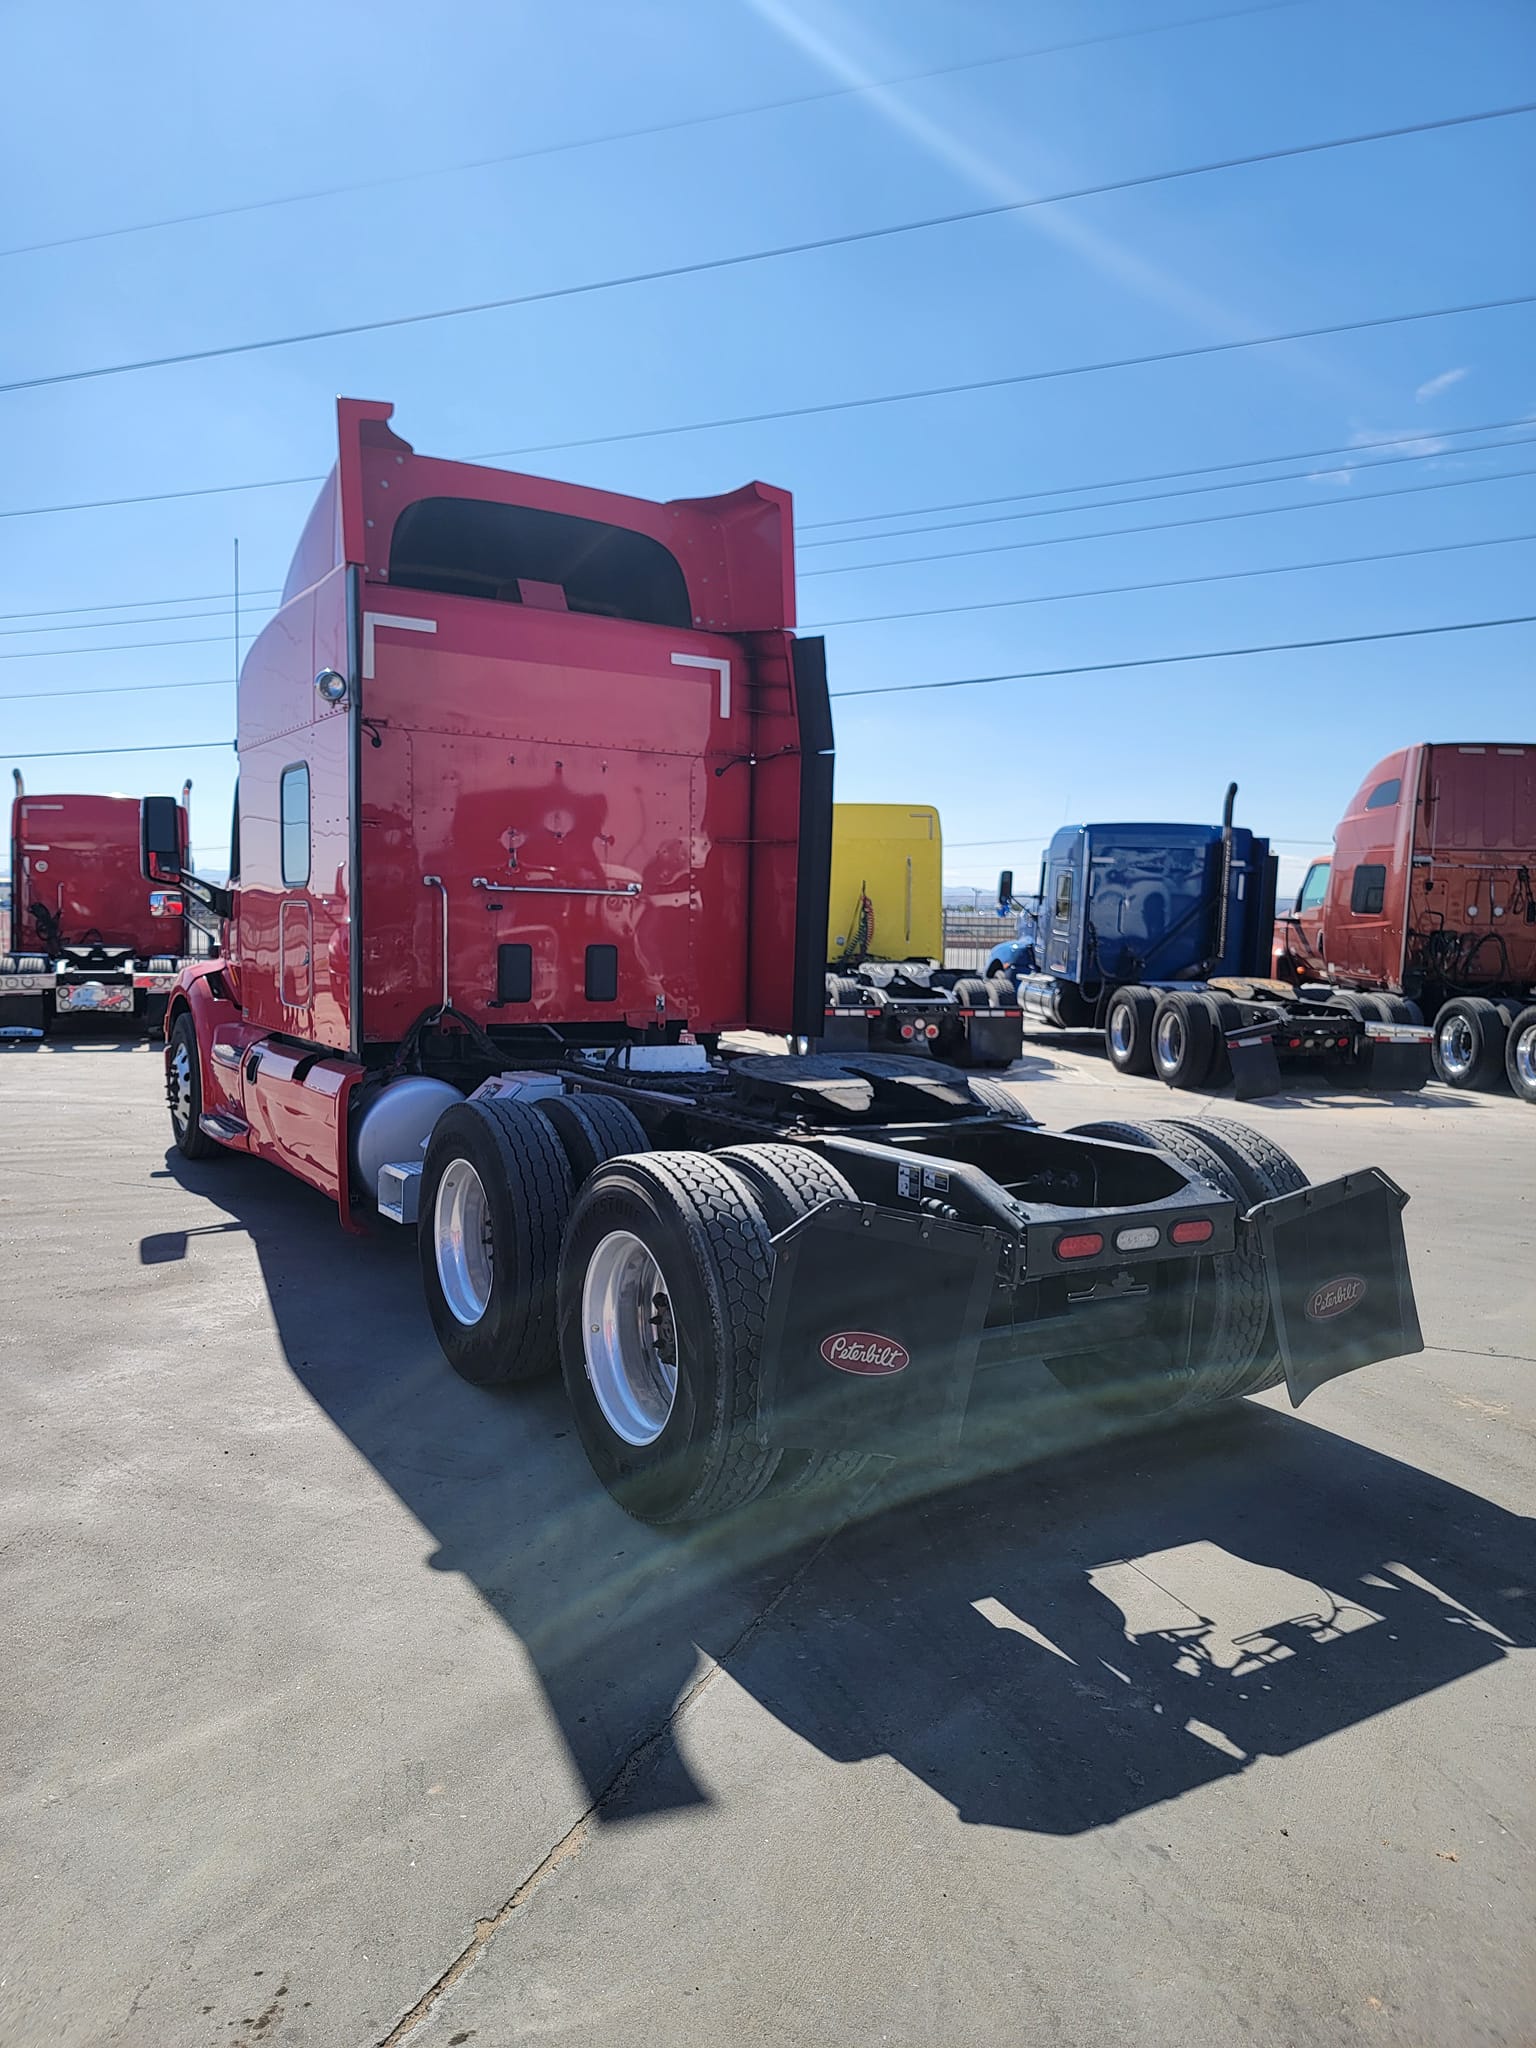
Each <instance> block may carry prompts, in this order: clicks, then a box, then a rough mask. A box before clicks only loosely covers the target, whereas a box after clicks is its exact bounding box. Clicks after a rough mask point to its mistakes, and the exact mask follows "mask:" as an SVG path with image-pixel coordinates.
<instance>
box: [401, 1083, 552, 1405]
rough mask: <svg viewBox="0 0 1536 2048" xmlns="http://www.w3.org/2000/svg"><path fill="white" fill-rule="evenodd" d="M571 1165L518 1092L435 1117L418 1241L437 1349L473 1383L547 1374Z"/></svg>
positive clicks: (460, 1105) (423, 1180)
mask: <svg viewBox="0 0 1536 2048" xmlns="http://www.w3.org/2000/svg"><path fill="white" fill-rule="evenodd" d="M570 1207H571V1170H570V1167H569V1165H568V1164H567V1162H566V1156H565V1153H564V1151H563V1150H562V1148H561V1145H560V1141H559V1139H558V1138H557V1137H556V1135H555V1132H554V1130H553V1128H552V1126H551V1125H550V1123H549V1122H548V1120H547V1119H546V1118H544V1117H542V1116H540V1115H539V1113H538V1111H537V1110H536V1109H534V1108H532V1107H531V1106H530V1105H529V1104H527V1103H518V1102H506V1101H498V1100H496V1099H495V1098H492V1099H490V1100H486V1101H480V1102H460V1103H455V1104H454V1105H453V1106H452V1107H451V1108H449V1109H445V1110H444V1111H443V1113H442V1115H441V1116H440V1117H439V1118H438V1120H437V1122H436V1123H435V1124H434V1125H433V1127H432V1136H431V1138H430V1140H429V1141H428V1144H427V1156H426V1161H425V1163H424V1165H423V1167H422V1174H421V1201H420V1206H419V1209H418V1216H419V1219H420V1220H419V1223H418V1226H417V1247H418V1250H419V1253H420V1257H421V1280H422V1287H423V1289H424V1291H425V1293H426V1297H427V1312H428V1314H429V1315H430V1316H431V1318H432V1327H433V1329H434V1330H435V1331H436V1332H437V1341H438V1343H439V1344H440V1345H441V1346H442V1348H443V1355H444V1357H445V1358H446V1359H447V1360H448V1363H449V1364H450V1365H451V1366H452V1367H453V1369H454V1371H455V1372H456V1373H457V1374H458V1375H459V1377H460V1378H461V1379H466V1380H468V1381H469V1382H470V1384H471V1385H472V1386H476V1387H491V1386H513V1385H520V1384H523V1383H524V1382H527V1381H529V1380H538V1379H544V1378H545V1377H547V1375H548V1374H550V1373H552V1372H553V1371H554V1369H555V1366H556V1364H557V1362H558V1349H557V1344H556V1330H555V1278H556V1274H557V1272H558V1269H559V1260H560V1240H561V1237H562V1235H563V1234H564V1229H565V1224H566V1219H567V1217H568V1216H569V1214H570Z"/></svg>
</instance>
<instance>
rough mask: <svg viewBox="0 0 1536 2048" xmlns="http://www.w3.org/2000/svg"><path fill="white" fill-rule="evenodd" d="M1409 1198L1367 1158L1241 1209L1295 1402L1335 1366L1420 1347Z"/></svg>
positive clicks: (1352, 1366) (1353, 1366)
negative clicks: (1259, 1259) (1333, 1176)
mask: <svg viewBox="0 0 1536 2048" xmlns="http://www.w3.org/2000/svg"><path fill="white" fill-rule="evenodd" d="M1407 1204H1408V1197H1407V1196H1406V1195H1405V1194H1404V1193H1403V1191H1402V1189H1401V1188H1400V1187H1398V1186H1397V1184H1396V1183H1395V1182H1394V1181H1391V1180H1389V1179H1388V1178H1387V1176H1386V1175H1385V1174H1384V1173H1383V1172H1382V1171H1381V1170H1380V1168H1379V1167H1375V1166H1368V1167H1366V1168H1365V1169H1364V1171H1363V1172H1360V1173H1347V1174H1345V1175H1344V1176H1343V1178H1342V1179H1340V1180H1330V1181H1326V1182H1324V1184H1323V1185H1322V1186H1321V1187H1315V1188H1300V1189H1298V1190H1297V1192H1296V1193H1295V1194H1293V1195H1281V1196H1280V1197H1279V1198H1278V1199H1277V1200H1275V1201H1273V1202H1261V1203H1260V1204H1259V1206H1258V1207H1257V1208H1256V1209H1252V1210H1250V1211H1249V1213H1248V1215H1247V1216H1246V1217H1245V1218H1244V1226H1245V1228H1249V1229H1256V1230H1257V1231H1258V1232H1259V1237H1260V1241H1261V1243H1262V1244H1263V1247H1264V1268H1265V1272H1266V1275H1267V1277H1268V1280H1269V1298H1270V1304H1271V1306H1272V1308H1273V1310H1274V1317H1275V1336H1276V1339H1277V1341H1278V1343H1279V1347H1280V1357H1281V1359H1282V1361H1283V1363H1284V1365H1285V1380H1286V1385H1287V1386H1288V1387H1289V1389H1290V1395H1291V1406H1292V1407H1293V1408H1299V1407H1300V1406H1301V1404H1302V1402H1303V1401H1304V1400H1305V1399H1306V1398H1307V1396H1308V1394H1312V1393H1315V1392H1316V1391H1317V1389H1318V1388H1319V1387H1320V1386H1322V1385H1323V1384H1324V1383H1325V1382H1326V1381H1328V1380H1332V1379H1337V1378H1338V1377H1339V1375H1340V1374H1341V1373H1346V1372H1354V1371H1356V1370H1357V1368H1358V1367H1360V1366H1362V1365H1374V1364H1375V1363H1376V1362H1377V1360H1378V1359H1383V1358H1403V1357H1407V1356H1408V1355H1410V1354H1411V1353H1413V1352H1416V1351H1422V1350H1423V1349H1424V1339H1423V1337H1422V1335H1421V1334H1420V1331H1419V1315H1418V1309H1417V1308H1416V1307H1415V1305H1414V1299H1413V1282H1412V1280H1411V1279H1410V1278H1409V1274H1408V1252H1407V1248H1406V1246H1405V1244H1404V1242H1403V1210H1404V1209H1405V1208H1406V1207H1407Z"/></svg>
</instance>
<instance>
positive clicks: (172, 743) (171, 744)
mask: <svg viewBox="0 0 1536 2048" xmlns="http://www.w3.org/2000/svg"><path fill="white" fill-rule="evenodd" d="M234 744H235V743H234V741H233V740H167V741H166V742H165V743H164V745H163V746H149V747H74V748H71V749H67V750H66V751H64V752H63V753H52V754H6V755H4V756H0V758H3V759H5V760H7V761H86V760H91V759H93V758H94V757H95V756H97V755H99V754H206V753H207V752H208V751H209V749H210V748H213V747H220V748H222V749H224V750H225V751H226V752H230V751H232V750H233V748H234Z"/></svg>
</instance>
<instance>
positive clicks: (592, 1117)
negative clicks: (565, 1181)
mask: <svg viewBox="0 0 1536 2048" xmlns="http://www.w3.org/2000/svg"><path fill="white" fill-rule="evenodd" d="M533 1107H534V1108H535V1109H536V1110H537V1111H538V1113H539V1115H540V1116H542V1117H544V1118H545V1119H546V1120H547V1122H548V1123H549V1124H550V1125H551V1126H552V1127H553V1129H554V1133H555V1136H556V1137H557V1138H558V1139H559V1140H560V1147H561V1150H562V1151H563V1152H564V1153H565V1160H566V1164H567V1165H568V1166H569V1167H570V1169H571V1185H572V1187H573V1188H579V1187H580V1186H581V1184H582V1182H583V1181H584V1180H585V1179H586V1178H587V1176H588V1174H590V1173H595V1172H596V1170H597V1168H598V1167H600V1166H601V1165H602V1164H603V1161H604V1160H605V1159H617V1158H619V1157H620V1156H621V1154H623V1153H626V1152H649V1151H650V1149H651V1141H650V1139H649V1138H648V1137H647V1136H646V1135H645V1126H644V1124H643V1123H641V1121H640V1119H639V1117H637V1116H636V1115H635V1113H634V1111H633V1110H632V1109H630V1108H629V1107H628V1106H627V1105H626V1104H624V1103H622V1102H617V1101H615V1099H614V1098H613V1097H612V1096H611V1095H579V1094H578V1095H545V1096H542V1097H540V1099H539V1100H538V1101H537V1102H535V1103H534V1104H533Z"/></svg>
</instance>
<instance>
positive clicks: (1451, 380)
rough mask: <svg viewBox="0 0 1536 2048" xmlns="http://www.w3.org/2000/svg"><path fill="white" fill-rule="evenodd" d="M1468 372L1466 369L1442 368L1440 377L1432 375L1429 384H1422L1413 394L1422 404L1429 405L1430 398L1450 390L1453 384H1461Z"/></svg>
mask: <svg viewBox="0 0 1536 2048" xmlns="http://www.w3.org/2000/svg"><path fill="white" fill-rule="evenodd" d="M1466 374H1467V373H1466V371H1465V370H1442V371H1441V372H1440V374H1439V376H1438V377H1431V378H1430V380H1429V382H1428V383H1427V384H1421V385H1420V386H1419V388H1418V390H1417V391H1415V393H1414V394H1413V395H1414V397H1415V398H1416V399H1417V400H1418V401H1419V403H1420V405H1427V404H1428V402H1429V401H1430V399H1432V398H1438V397H1439V396H1440V394H1441V392H1442V391H1449V390H1450V388H1451V386H1452V385H1453V384H1459V383H1460V382H1461V380H1462V378H1463V377H1465V376H1466Z"/></svg>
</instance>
